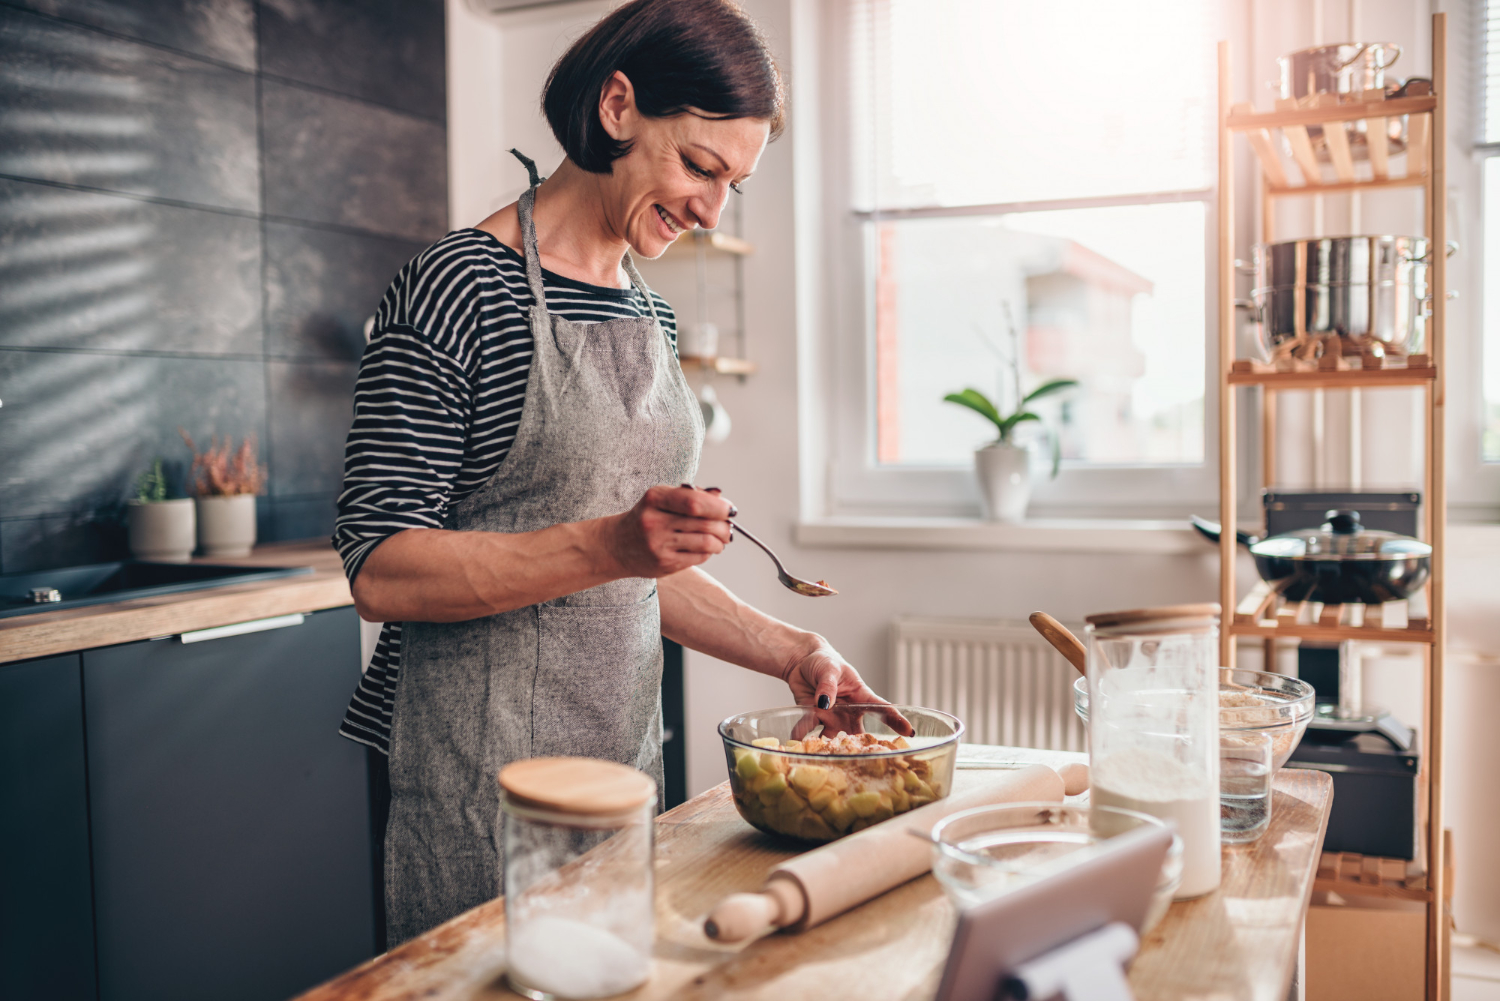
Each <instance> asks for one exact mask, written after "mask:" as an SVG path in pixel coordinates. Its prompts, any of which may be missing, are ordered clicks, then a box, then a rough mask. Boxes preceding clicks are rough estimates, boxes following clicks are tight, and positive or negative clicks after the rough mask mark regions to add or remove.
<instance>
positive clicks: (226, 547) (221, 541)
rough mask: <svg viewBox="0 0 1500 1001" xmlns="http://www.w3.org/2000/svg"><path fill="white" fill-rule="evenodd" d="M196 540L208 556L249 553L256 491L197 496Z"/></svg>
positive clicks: (251, 544)
mask: <svg viewBox="0 0 1500 1001" xmlns="http://www.w3.org/2000/svg"><path fill="white" fill-rule="evenodd" d="M196 500H197V501H198V544H199V545H200V546H202V547H203V555H204V556H211V557H219V558H224V557H238V556H249V555H250V547H251V546H253V545H255V495H254V494H234V495H233V496H229V497H198V498H196Z"/></svg>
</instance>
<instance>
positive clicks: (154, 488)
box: [126, 459, 196, 563]
mask: <svg viewBox="0 0 1500 1001" xmlns="http://www.w3.org/2000/svg"><path fill="white" fill-rule="evenodd" d="M169 493H170V489H169V488H168V486H167V476H166V473H164V472H163V471H162V462H161V460H160V459H157V460H156V461H155V462H153V463H152V464H151V468H150V469H148V470H146V471H145V472H144V473H142V474H141V475H140V478H139V479H138V480H136V482H135V496H134V497H133V498H131V500H130V503H129V510H128V513H127V515H126V527H127V534H128V537H129V542H130V552H131V555H133V556H134V557H135V558H136V559H138V560H155V561H157V562H159V563H186V562H187V561H188V559H189V557H191V556H192V555H193V545H194V540H195V531H196V529H195V524H196V519H195V518H194V514H193V499H192V498H191V497H177V498H169V497H168V496H167V495H168V494H169Z"/></svg>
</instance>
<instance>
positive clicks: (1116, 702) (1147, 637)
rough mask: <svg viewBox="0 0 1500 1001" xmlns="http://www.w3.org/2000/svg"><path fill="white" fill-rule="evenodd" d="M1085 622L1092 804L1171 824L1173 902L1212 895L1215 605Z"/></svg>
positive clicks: (1215, 875) (1215, 866)
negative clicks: (1176, 881) (1177, 867)
mask: <svg viewBox="0 0 1500 1001" xmlns="http://www.w3.org/2000/svg"><path fill="white" fill-rule="evenodd" d="M1084 621H1085V622H1086V623H1087V624H1088V628H1087V633H1088V678H1089V730H1088V733H1089V780H1090V793H1089V797H1090V801H1091V802H1092V803H1094V804H1095V805H1097V806H1110V807H1116V808H1119V809H1124V810H1137V811H1139V812H1141V813H1149V814H1151V815H1152V816H1154V817H1160V818H1161V819H1162V820H1167V821H1172V822H1173V823H1175V824H1176V825H1177V833H1178V835H1179V836H1180V837H1181V838H1182V849H1183V852H1182V884H1181V885H1180V886H1179V887H1178V890H1177V897H1178V899H1183V898H1186V897H1196V896H1199V895H1201V894H1204V893H1208V892H1209V891H1210V890H1213V889H1214V888H1216V887H1217V886H1218V885H1219V846H1220V841H1219V672H1218V666H1219V606H1218V605H1216V604H1198V605H1171V606H1167V607H1162V608H1144V609H1135V610H1132V611H1127V612H1106V613H1102V614H1099V615H1090V616H1086V617H1085V619H1084ZM1098 833H1100V834H1102V835H1104V836H1106V837H1107V836H1110V835H1113V834H1115V833H1119V832H1116V831H1111V830H1099V831H1098Z"/></svg>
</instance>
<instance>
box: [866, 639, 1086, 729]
mask: <svg viewBox="0 0 1500 1001" xmlns="http://www.w3.org/2000/svg"><path fill="white" fill-rule="evenodd" d="M1070 628H1071V627H1070ZM1074 631H1075V632H1077V630H1074ZM891 647H892V649H891V663H892V664H894V665H895V685H894V690H893V691H892V692H891V694H890V698H891V700H892V701H893V702H897V703H904V704H906V705H916V706H927V707H928V708H930V709H939V710H942V711H943V712H946V713H952V714H953V715H954V716H957V717H958V718H959V719H961V720H963V722H964V726H965V727H966V728H967V732H966V733H965V734H964V740H965V741H966V742H971V743H976V744H1006V745H1009V746H1011V747H1041V748H1047V749H1049V750H1057V751H1085V750H1087V749H1088V748H1087V746H1086V745H1087V741H1086V740H1085V737H1084V732H1083V723H1082V722H1081V721H1080V720H1079V719H1078V714H1077V713H1075V712H1074V711H1073V681H1074V680H1075V679H1076V678H1077V677H1078V672H1077V671H1076V670H1074V669H1073V665H1071V664H1069V663H1068V662H1067V661H1066V660H1064V659H1063V657H1062V655H1061V654H1059V653H1058V652H1057V651H1056V650H1053V649H1052V647H1051V646H1050V645H1049V644H1048V643H1047V641H1046V640H1044V639H1042V638H1041V636H1039V635H1037V633H1036V630H1034V629H1032V628H1031V626H1030V625H1029V624H1027V623H1024V622H1023V623H1015V622H1004V621H1000V620H991V619H926V618H900V619H897V620H896V621H895V622H894V623H892V625H891Z"/></svg>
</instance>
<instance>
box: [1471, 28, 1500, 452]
mask: <svg viewBox="0 0 1500 1001" xmlns="http://www.w3.org/2000/svg"><path fill="white" fill-rule="evenodd" d="M1483 28H1484V31H1483V45H1484V51H1483V66H1484V80H1483V102H1484V114H1483V120H1482V123H1481V126H1480V137H1479V139H1480V141H1479V144H1478V146H1477V147H1476V151H1477V152H1478V153H1479V154H1480V155H1481V156H1482V157H1484V166H1483V171H1484V173H1483V180H1482V183H1483V185H1484V193H1483V199H1484V247H1485V253H1484V277H1483V279H1482V280H1483V283H1484V284H1483V286H1482V288H1483V296H1484V348H1483V351H1484V363H1483V365H1484V374H1483V380H1484V432H1483V437H1482V439H1481V441H1482V444H1481V448H1482V449H1483V456H1484V461H1485V462H1500V3H1495V2H1494V0H1490V2H1488V3H1486V4H1485V5H1484V22H1483Z"/></svg>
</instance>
